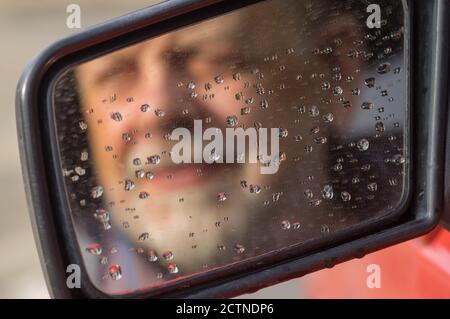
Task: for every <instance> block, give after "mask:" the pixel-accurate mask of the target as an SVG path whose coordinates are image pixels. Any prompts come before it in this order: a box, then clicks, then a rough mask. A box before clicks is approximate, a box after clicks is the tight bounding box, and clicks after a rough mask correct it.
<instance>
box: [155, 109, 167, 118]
mask: <svg viewBox="0 0 450 319" xmlns="http://www.w3.org/2000/svg"><path fill="white" fill-rule="evenodd" d="M155 115H156V116H157V117H163V116H164V115H166V112H164V111H163V110H161V109H156V110H155Z"/></svg>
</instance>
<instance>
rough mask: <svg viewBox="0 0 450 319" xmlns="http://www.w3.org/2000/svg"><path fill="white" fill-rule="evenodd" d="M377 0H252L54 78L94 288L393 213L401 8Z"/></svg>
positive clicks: (185, 276)
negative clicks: (375, 2) (372, 0)
mask: <svg viewBox="0 0 450 319" xmlns="http://www.w3.org/2000/svg"><path fill="white" fill-rule="evenodd" d="M378 3H379V7H378V8H377V7H375V8H373V7H372V8H371V7H369V4H368V3H367V2H366V1H359V0H358V1H357V0H346V1H341V0H314V1H312V0H302V1H299V0H268V1H262V2H258V3H256V4H253V5H250V6H247V7H245V8H241V9H238V10H236V11H233V12H231V13H227V14H224V15H221V16H219V17H215V18H212V19H209V20H206V21H203V22H200V23H197V24H195V25H190V26H187V27H183V28H181V29H178V30H175V31H172V32H170V33H167V34H164V35H161V36H158V37H155V38H151V39H146V40H145V41H143V42H140V43H138V44H136V45H133V46H129V47H126V48H124V49H121V50H119V51H116V52H112V53H109V54H107V55H103V56H101V57H99V58H95V59H93V60H90V61H88V62H84V63H82V64H78V65H77V66H75V67H72V68H71V69H70V70H67V71H66V72H65V73H64V74H62V75H61V76H60V77H59V78H58V80H57V82H56V84H55V87H54V95H53V103H54V112H55V118H56V127H57V132H58V143H59V145H58V147H59V152H60V159H61V172H62V174H63V178H64V182H65V187H66V191H67V198H68V202H69V206H70V214H71V218H72V220H73V225H74V229H75V233H76V241H77V243H78V245H79V248H80V252H81V255H82V258H83V262H84V267H85V269H86V271H87V273H88V275H89V278H90V280H91V281H92V282H93V283H94V285H95V286H96V287H97V288H98V289H100V290H101V291H103V292H105V293H107V294H125V293H129V292H132V291H136V290H139V289H144V288H145V289H147V288H152V289H156V288H158V287H161V286H165V285H173V284H176V283H179V282H180V281H188V280H190V279H192V278H193V277H195V276H198V275H199V274H205V273H206V274H208V273H209V274H211V273H213V272H220V271H221V270H223V269H224V268H225V267H230V266H235V265H238V264H243V263H246V262H249V261H252V260H256V259H257V258H261V257H264V256H266V255H268V254H271V253H274V252H278V253H283V252H286V256H287V255H288V252H289V249H291V248H294V247H296V248H299V247H300V248H301V247H303V246H305V245H306V244H311V243H315V242H317V243H324V245H326V243H327V242H328V245H329V244H330V241H331V239H332V238H338V237H335V236H341V235H342V236H344V235H343V234H346V232H349V231H350V230H351V231H356V230H358V231H369V230H370V229H371V227H372V226H373V225H374V223H378V222H380V221H383V220H385V219H387V218H389V217H392V216H393V215H394V214H397V213H398V212H399V210H400V209H401V207H402V204H403V203H404V201H405V197H406V195H407V191H408V189H407V181H408V177H409V170H408V167H409V165H408V162H409V159H408V152H407V148H406V145H407V143H408V136H407V134H406V133H407V132H408V124H407V123H408V112H409V108H408V83H407V80H408V75H407V74H408V67H407V62H408V58H407V54H406V53H405V52H406V45H407V40H406V39H407V37H408V34H409V33H408V32H409V31H408V26H407V22H408V21H407V14H406V13H405V7H404V4H403V2H402V1H400V0H395V1H394V0H389V1H384V0H383V1H378ZM378 9H379V10H378Z"/></svg>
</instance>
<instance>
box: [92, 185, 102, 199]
mask: <svg viewBox="0 0 450 319" xmlns="http://www.w3.org/2000/svg"><path fill="white" fill-rule="evenodd" d="M102 195H103V186H101V185H98V186H95V187H93V188H92V189H91V197H92V198H94V199H95V198H100V197H101V196H102Z"/></svg>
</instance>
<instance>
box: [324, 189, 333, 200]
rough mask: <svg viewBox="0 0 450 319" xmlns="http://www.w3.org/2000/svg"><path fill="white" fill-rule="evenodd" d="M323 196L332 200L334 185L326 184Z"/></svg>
mask: <svg viewBox="0 0 450 319" xmlns="http://www.w3.org/2000/svg"><path fill="white" fill-rule="evenodd" d="M322 197H323V198H324V199H327V200H331V199H333V197H334V192H333V186H331V185H325V186H324V187H323V189H322Z"/></svg>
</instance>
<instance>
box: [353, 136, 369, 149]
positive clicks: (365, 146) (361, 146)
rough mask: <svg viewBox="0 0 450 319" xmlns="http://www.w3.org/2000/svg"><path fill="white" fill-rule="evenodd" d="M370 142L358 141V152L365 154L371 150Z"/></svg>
mask: <svg viewBox="0 0 450 319" xmlns="http://www.w3.org/2000/svg"><path fill="white" fill-rule="evenodd" d="M369 145H370V143H369V141H368V140H366V139H365V138H363V139H361V140H359V141H358V143H357V144H356V146H357V147H358V150H360V151H361V152H365V151H367V150H368V149H369Z"/></svg>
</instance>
